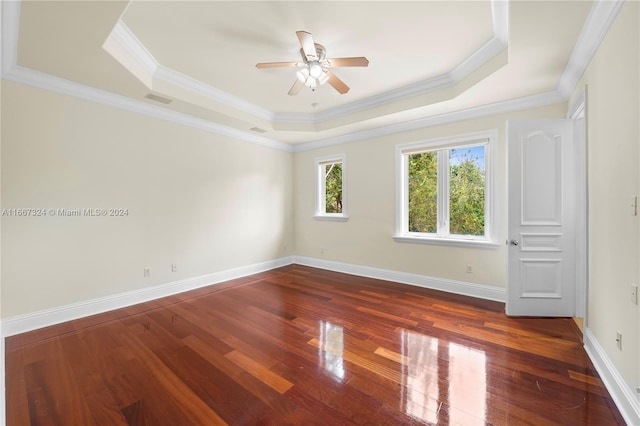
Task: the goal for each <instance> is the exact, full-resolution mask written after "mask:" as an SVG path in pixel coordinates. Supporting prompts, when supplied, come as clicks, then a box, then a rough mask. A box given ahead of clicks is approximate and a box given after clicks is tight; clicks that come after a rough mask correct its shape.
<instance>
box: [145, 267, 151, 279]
mask: <svg viewBox="0 0 640 426" xmlns="http://www.w3.org/2000/svg"><path fill="white" fill-rule="evenodd" d="M143 273H144V276H145V277H150V276H151V268H144V271H143Z"/></svg>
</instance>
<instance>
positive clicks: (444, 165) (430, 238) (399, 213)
mask: <svg viewBox="0 0 640 426" xmlns="http://www.w3.org/2000/svg"><path fill="white" fill-rule="evenodd" d="M497 141H498V131H497V129H494V130H488V131H483V132H477V133H471V134H465V135H458V136H453V137H448V138H438V139H432V140H427V141H420V142H413V143H407V144H400V145H396V187H397V188H396V229H395V235H394V237H393V238H394V240H395V241H397V242H409V243H422V244H443V245H453V246H470V247H490V248H496V247H499V246H500V245H499V244H498V243H497V239H496V232H495V231H496V228H495V216H496V215H495V213H496V212H495V204H496V197H495V190H494V186H495V178H494V175H495V169H496V165H497V162H496V151H497ZM478 145H484V146H485V152H484V157H485V158H484V161H485V223H484V229H485V233H484V236H472V235H457V234H451V233H449V232H450V231H449V220H450V217H449V216H450V212H449V195H450V194H449V182H450V164H449V155H448V150H449V149H459V148H465V147H472V146H478ZM421 152H436V155H437V158H438V165H437V167H438V182H437V185H438V200H437V203H438V205H437V208H438V219H437V232H436V233H433V234H432V233H422V232H410V231H409V208H408V204H409V173H408V164H409V161H408V159H409V155H411V154H418V153H421ZM443 173H444V174H445V176H447V179H440V176H442V175H443Z"/></svg>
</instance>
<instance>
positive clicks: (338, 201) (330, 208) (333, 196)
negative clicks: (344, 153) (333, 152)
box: [324, 163, 342, 213]
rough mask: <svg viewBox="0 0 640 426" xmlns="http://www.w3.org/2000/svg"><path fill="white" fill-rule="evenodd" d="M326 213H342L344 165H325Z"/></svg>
mask: <svg viewBox="0 0 640 426" xmlns="http://www.w3.org/2000/svg"><path fill="white" fill-rule="evenodd" d="M324 177H325V188H326V191H325V206H326V208H325V213H342V163H332V164H325V166H324Z"/></svg>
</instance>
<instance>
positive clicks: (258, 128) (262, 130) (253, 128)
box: [249, 127, 267, 133]
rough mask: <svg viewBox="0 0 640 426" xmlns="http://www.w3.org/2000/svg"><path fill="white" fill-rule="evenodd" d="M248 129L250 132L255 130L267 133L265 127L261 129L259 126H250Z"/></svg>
mask: <svg viewBox="0 0 640 426" xmlns="http://www.w3.org/2000/svg"><path fill="white" fill-rule="evenodd" d="M249 130H251V131H252V132H256V133H267V131H266V130H265V129H261V128H260V127H252V128H250V129H249Z"/></svg>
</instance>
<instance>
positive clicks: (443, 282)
mask: <svg viewBox="0 0 640 426" xmlns="http://www.w3.org/2000/svg"><path fill="white" fill-rule="evenodd" d="M293 263H295V264H298V265H305V266H312V267H314V268H320V269H328V270H331V271H335V272H344V273H347V274H351V275H358V276H361V277H368V278H377V279H380V280H387V281H394V282H398V283H402V284H409V285H415V286H418V287H425V288H430V289H433V290H441V291H445V292H447V293H455V294H461V295H464V296H472V297H477V298H480V299H487V300H495V301H498V302H504V301H505V300H506V294H507V291H506V289H503V288H497V287H490V286H486V285H482V284H473V283H468V282H464V281H454V280H447V279H443V278H434V277H429V276H427V275H419V274H412V273H408V272H400V271H393V270H390V269H380V268H374V267H371V266H361V265H354V264H351V263H342V262H335V261H332V260H324V259H318V258H313V257H304V256H293Z"/></svg>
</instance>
